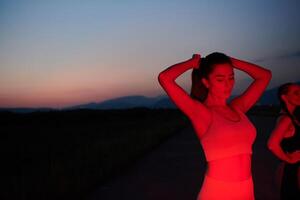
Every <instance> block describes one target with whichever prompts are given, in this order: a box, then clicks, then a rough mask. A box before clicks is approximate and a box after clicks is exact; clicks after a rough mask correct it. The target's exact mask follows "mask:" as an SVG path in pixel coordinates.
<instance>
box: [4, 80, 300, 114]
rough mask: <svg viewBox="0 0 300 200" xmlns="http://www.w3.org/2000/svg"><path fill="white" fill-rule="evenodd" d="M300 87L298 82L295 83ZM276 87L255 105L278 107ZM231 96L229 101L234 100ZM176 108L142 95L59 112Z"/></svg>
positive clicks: (159, 98) (166, 99)
mask: <svg viewBox="0 0 300 200" xmlns="http://www.w3.org/2000/svg"><path fill="white" fill-rule="evenodd" d="M296 83H297V84H299V85H300V81H298V82H296ZM277 90H278V87H275V88H272V89H269V90H266V91H265V92H264V93H263V95H262V96H261V98H260V99H259V100H258V102H257V105H279V101H278V98H277ZM234 97H235V96H234V95H233V96H232V97H231V98H230V99H232V98H234ZM137 107H143V108H151V109H152V108H154V109H159V108H171V109H174V108H176V106H175V104H174V103H173V102H172V101H171V100H170V98H169V97H168V96H167V95H160V96H156V97H145V96H142V95H134V96H125V97H119V98H114V99H109V100H106V101H102V102H91V103H87V104H80V105H75V106H71V107H65V108H62V109H60V110H75V109H95V110H98V109H99V110H108V109H130V108H137ZM51 110H55V109H53V108H0V111H13V112H21V113H28V112H35V111H51Z"/></svg>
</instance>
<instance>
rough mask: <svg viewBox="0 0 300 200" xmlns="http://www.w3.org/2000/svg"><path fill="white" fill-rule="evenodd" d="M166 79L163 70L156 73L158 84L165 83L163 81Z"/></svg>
mask: <svg viewBox="0 0 300 200" xmlns="http://www.w3.org/2000/svg"><path fill="white" fill-rule="evenodd" d="M167 81H168V76H167V75H166V73H165V72H160V73H159V75H158V82H159V83H160V85H165V83H166V82H167Z"/></svg>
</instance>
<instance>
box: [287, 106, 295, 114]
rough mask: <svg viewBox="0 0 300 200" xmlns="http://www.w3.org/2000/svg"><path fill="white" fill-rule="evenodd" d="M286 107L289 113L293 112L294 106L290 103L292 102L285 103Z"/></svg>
mask: <svg viewBox="0 0 300 200" xmlns="http://www.w3.org/2000/svg"><path fill="white" fill-rule="evenodd" d="M286 108H287V110H288V111H289V113H290V114H293V112H294V110H295V108H296V106H294V105H292V104H286Z"/></svg>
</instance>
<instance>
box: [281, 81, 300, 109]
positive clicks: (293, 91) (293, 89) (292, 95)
mask: <svg viewBox="0 0 300 200" xmlns="http://www.w3.org/2000/svg"><path fill="white" fill-rule="evenodd" d="M282 98H283V100H284V101H285V103H288V104H291V105H294V106H299V105H300V85H296V84H294V85H290V86H289V87H288V92H287V94H284V95H282Z"/></svg>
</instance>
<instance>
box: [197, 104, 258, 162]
mask: <svg viewBox="0 0 300 200" xmlns="http://www.w3.org/2000/svg"><path fill="white" fill-rule="evenodd" d="M211 111H212V121H211V124H210V126H209V127H208V129H207V131H206V132H205V133H204V134H203V135H202V136H201V138H200V142H201V144H202V147H203V150H204V153H205V157H206V160H207V161H212V160H217V159H221V158H226V157H230V156H235V155H239V154H245V153H246V154H252V144H253V142H254V139H255V137H256V129H255V127H254V126H253V124H252V123H251V122H250V121H249V119H248V117H247V116H246V115H245V114H244V113H243V112H241V111H237V113H238V114H239V116H240V120H239V121H231V120H229V119H226V118H225V117H224V116H222V115H221V114H219V113H218V112H216V111H214V110H213V109H211Z"/></svg>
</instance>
